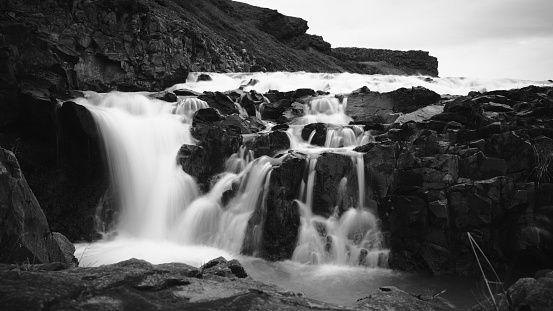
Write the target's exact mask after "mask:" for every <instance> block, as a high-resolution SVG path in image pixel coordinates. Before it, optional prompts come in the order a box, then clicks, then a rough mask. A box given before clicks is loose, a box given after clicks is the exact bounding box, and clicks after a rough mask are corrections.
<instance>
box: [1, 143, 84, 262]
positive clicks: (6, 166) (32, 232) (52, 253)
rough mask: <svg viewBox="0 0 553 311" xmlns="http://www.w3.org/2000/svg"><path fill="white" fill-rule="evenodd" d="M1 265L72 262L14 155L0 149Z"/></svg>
mask: <svg viewBox="0 0 553 311" xmlns="http://www.w3.org/2000/svg"><path fill="white" fill-rule="evenodd" d="M0 186H1V187H0V220H1V222H0V228H2V229H1V230H0V254H1V256H0V262H2V263H23V262H26V263H27V264H34V263H49V262H62V263H64V262H66V263H71V262H73V258H74V257H73V252H74V250H75V249H74V248H72V245H71V243H68V241H67V239H66V238H65V237H63V236H62V235H61V234H59V233H57V234H55V235H54V234H53V233H52V232H51V231H50V229H49V226H48V222H47V220H46V217H45V216H44V213H43V212H42V209H41V208H40V205H39V204H38V201H37V200H36V198H35V196H34V194H33V192H32V191H31V189H30V188H29V186H28V185H27V181H26V180H25V177H24V176H23V173H22V172H21V168H20V167H19V163H18V162H17V159H16V158H15V155H14V154H13V153H12V152H10V151H8V150H6V149H3V148H0Z"/></svg>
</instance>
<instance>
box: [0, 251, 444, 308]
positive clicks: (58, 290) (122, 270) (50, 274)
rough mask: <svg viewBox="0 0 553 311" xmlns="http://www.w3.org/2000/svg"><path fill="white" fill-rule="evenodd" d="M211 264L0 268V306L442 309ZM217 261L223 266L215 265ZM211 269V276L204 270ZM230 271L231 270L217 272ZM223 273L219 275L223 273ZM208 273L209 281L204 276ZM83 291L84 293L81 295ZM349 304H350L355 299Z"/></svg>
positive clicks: (415, 299)
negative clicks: (314, 290) (349, 296)
mask: <svg viewBox="0 0 553 311" xmlns="http://www.w3.org/2000/svg"><path fill="white" fill-rule="evenodd" d="M214 261H215V262H216V265H215V266H212V267H210V268H208V269H202V270H204V271H203V272H204V274H202V273H201V270H200V269H198V268H194V267H191V266H188V265H186V264H182V263H166V264H159V265H152V264H150V263H148V262H145V261H142V260H138V259H129V260H126V261H123V262H120V263H116V264H111V265H104V266H101V267H92V268H79V269H75V268H67V267H60V269H58V270H44V269H41V268H40V267H39V265H35V266H30V267H29V268H30V269H29V270H20V271H18V270H17V269H16V268H15V267H10V266H8V267H7V269H0V278H1V279H2V283H1V284H0V305H2V307H3V310H6V311H11V310H21V309H24V310H39V309H42V308H43V307H44V306H45V305H47V306H49V307H50V308H52V309H53V310H59V309H64V310H80V309H87V310H106V309H113V308H115V309H121V308H123V309H124V308H132V309H142V310H177V309H178V310H182V309H186V310H214V309H217V308H221V306H224V307H225V308H226V309H229V310H265V309H269V310H302V311H307V310H313V309H314V308H315V309H318V310H344V311H346V310H348V311H353V310H382V309H385V308H386V307H387V306H394V307H396V308H401V306H409V307H413V308H416V309H414V310H449V309H446V308H445V306H448V305H449V303H448V302H447V301H445V300H443V299H441V298H439V297H427V296H423V295H420V294H419V295H416V296H415V295H412V294H408V293H406V292H403V291H401V290H399V289H397V288H395V287H385V288H381V290H380V291H379V292H377V293H371V295H370V296H369V297H366V298H363V299H360V300H358V302H357V303H355V301H352V305H351V306H349V307H343V306H338V305H333V304H329V303H324V302H320V301H316V300H313V299H310V298H306V297H305V296H304V295H303V294H301V293H294V292H291V291H288V290H284V289H282V288H279V287H277V286H276V285H266V284H263V283H260V282H257V281H254V280H253V279H251V278H248V277H244V278H240V277H239V276H238V275H237V273H235V272H234V271H233V270H232V269H233V268H232V267H236V266H237V265H239V263H238V262H237V261H236V260H231V261H226V260H225V259H224V258H217V259H215V260H214ZM221 265H223V266H226V267H225V268H223V269H221V270H218V267H221ZM210 269H213V272H214V273H219V274H221V275H216V274H205V272H207V271H206V270H210ZM223 270H230V271H232V273H231V274H228V275H227V274H226V273H220V272H219V271H223ZM223 274H224V275H223ZM203 277H207V278H208V279H204V278H203ZM83 293H86V295H84V294H83ZM354 303H355V304H354Z"/></svg>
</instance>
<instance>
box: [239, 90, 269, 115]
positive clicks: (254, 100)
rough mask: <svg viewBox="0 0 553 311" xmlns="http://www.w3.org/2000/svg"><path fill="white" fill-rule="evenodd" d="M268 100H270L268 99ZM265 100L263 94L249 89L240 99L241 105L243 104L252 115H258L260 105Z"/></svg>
mask: <svg viewBox="0 0 553 311" xmlns="http://www.w3.org/2000/svg"><path fill="white" fill-rule="evenodd" d="M267 101H268V100H267ZM264 102H265V98H264V97H263V95H261V94H259V93H257V92H255V91H253V90H252V91H249V92H246V93H244V94H242V96H241V97H240V99H239V103H240V106H242V107H243V108H244V109H245V110H246V111H247V112H248V115H250V116H256V115H257V113H256V112H257V110H258V109H259V105H261V104H262V103H264Z"/></svg>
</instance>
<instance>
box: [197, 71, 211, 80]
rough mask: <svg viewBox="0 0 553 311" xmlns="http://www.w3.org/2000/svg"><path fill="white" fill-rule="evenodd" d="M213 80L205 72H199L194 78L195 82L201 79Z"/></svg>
mask: <svg viewBox="0 0 553 311" xmlns="http://www.w3.org/2000/svg"><path fill="white" fill-rule="evenodd" d="M211 80H213V79H212V78H211V76H209V75H208V74H207V73H201V74H199V75H198V77H197V78H196V82H201V81H211Z"/></svg>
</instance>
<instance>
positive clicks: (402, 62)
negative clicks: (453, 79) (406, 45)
mask: <svg viewBox="0 0 553 311" xmlns="http://www.w3.org/2000/svg"><path fill="white" fill-rule="evenodd" d="M332 55H333V56H334V57H336V58H338V59H340V60H342V61H345V62H353V63H354V64H356V65H362V64H363V63H367V62H369V63H371V64H378V63H379V62H385V63H387V64H389V65H392V66H395V67H396V68H399V69H400V70H401V71H400V72H394V74H413V73H414V74H417V75H420V74H423V75H429V76H432V77H437V76H438V59H437V58H435V57H433V56H430V55H429V54H428V53H427V52H424V51H392V50H380V49H364V48H334V49H332ZM382 67H383V69H381V68H382ZM367 69H370V67H369V68H367ZM376 69H377V70H371V71H368V72H366V71H365V72H362V73H366V74H386V73H385V70H386V66H376ZM357 70H359V69H357Z"/></svg>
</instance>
